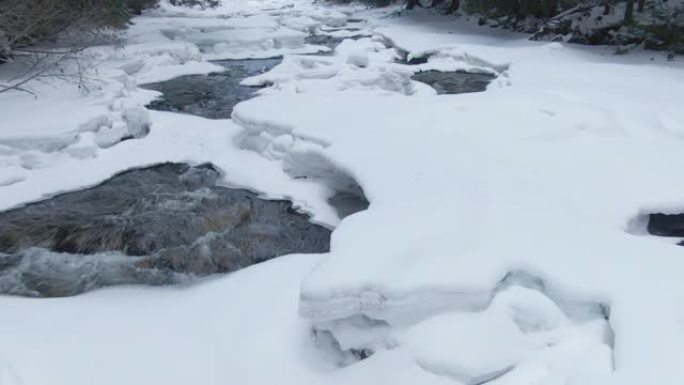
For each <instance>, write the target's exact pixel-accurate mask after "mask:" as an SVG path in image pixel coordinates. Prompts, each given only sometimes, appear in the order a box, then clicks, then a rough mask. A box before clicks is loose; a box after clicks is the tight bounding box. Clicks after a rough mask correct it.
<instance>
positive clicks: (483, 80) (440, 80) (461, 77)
mask: <svg viewBox="0 0 684 385" xmlns="http://www.w3.org/2000/svg"><path fill="white" fill-rule="evenodd" d="M495 78H496V76H494V75H489V74H482V73H470V72H460V71H457V72H441V71H434V70H430V71H422V72H418V73H416V74H414V75H413V76H411V79H413V80H416V81H419V82H422V83H425V84H427V85H429V86H430V87H432V88H434V89H435V90H436V91H437V93H438V94H462V93H467V92H482V91H484V90H486V89H487V85H488V84H489V82H491V81H492V80H494V79H495Z"/></svg>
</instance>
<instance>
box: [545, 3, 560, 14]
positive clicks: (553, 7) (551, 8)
mask: <svg viewBox="0 0 684 385" xmlns="http://www.w3.org/2000/svg"><path fill="white" fill-rule="evenodd" d="M557 12H558V0H545V1H544V17H546V18H550V17H554V16H556V13H557Z"/></svg>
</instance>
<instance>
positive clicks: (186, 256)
mask: <svg viewBox="0 0 684 385" xmlns="http://www.w3.org/2000/svg"><path fill="white" fill-rule="evenodd" d="M219 178H220V173H219V172H218V171H217V170H216V169H215V168H214V167H213V166H212V165H209V164H205V165H200V166H195V167H191V166H189V165H186V164H179V163H165V164H160V165H156V166H152V167H147V168H141V169H134V170H130V171H126V172H123V173H120V174H118V175H116V176H114V177H112V178H111V179H109V180H107V181H105V182H103V183H101V184H99V185H97V186H95V187H92V188H89V189H85V190H80V191H74V192H69V193H65V194H62V195H58V196H56V197H53V198H51V199H47V200H44V201H41V202H37V203H32V204H29V205H26V206H24V207H21V208H18V209H14V210H10V211H6V212H3V213H0V293H4V294H7V293H9V294H17V295H26V296H45V297H51V296H67V295H75V294H78V293H82V292H84V291H87V290H91V289H94V288H97V287H102V286H109V285H117V284H148V285H161V284H171V283H178V282H183V281H186V280H189V279H190V278H192V277H196V276H205V275H209V274H215V273H225V272H230V271H234V270H237V269H240V268H243V267H246V266H250V265H252V264H255V263H258V262H262V261H265V260H268V259H271V258H274V257H277V256H279V255H284V254H291V253H323V252H327V251H328V249H329V246H330V230H329V229H327V228H325V227H322V226H319V225H316V224H313V223H311V222H310V221H309V218H308V216H307V215H305V214H302V213H298V212H297V211H295V209H294V208H293V207H292V204H291V203H290V202H289V201H284V200H265V199H262V198H259V197H258V196H257V194H255V193H253V192H250V191H247V190H242V189H232V188H227V187H222V186H217V184H216V183H217V181H218V180H219Z"/></svg>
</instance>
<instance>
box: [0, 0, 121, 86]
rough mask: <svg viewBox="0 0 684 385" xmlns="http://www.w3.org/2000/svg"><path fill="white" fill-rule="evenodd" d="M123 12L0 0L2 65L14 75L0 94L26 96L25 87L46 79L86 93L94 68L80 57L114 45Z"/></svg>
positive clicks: (96, 4)
mask: <svg viewBox="0 0 684 385" xmlns="http://www.w3.org/2000/svg"><path fill="white" fill-rule="evenodd" d="M126 12H127V8H126V7H125V3H124V2H122V1H119V0H116V1H114V0H0V64H4V65H7V66H9V67H11V71H7V72H8V73H12V75H10V76H9V78H7V79H0V93H2V92H7V91H10V90H17V91H24V92H29V93H30V92H31V91H30V90H29V89H28V88H26V84H27V83H29V82H30V81H31V80H36V79H37V80H45V79H47V78H61V79H65V80H69V81H74V82H76V83H77V84H78V85H79V87H82V88H83V89H87V88H88V87H87V80H88V72H89V71H88V70H89V69H91V68H92V62H90V61H89V60H87V55H85V54H84V53H83V52H84V51H85V50H86V49H87V48H89V47H92V46H95V45H100V44H112V43H113V42H116V41H117V40H118V38H119V31H118V30H117V29H116V28H120V27H123V26H125V23H126V21H127V15H126V14H125V13H126Z"/></svg>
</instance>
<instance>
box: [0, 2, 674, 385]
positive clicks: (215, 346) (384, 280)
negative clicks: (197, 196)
mask: <svg viewBox="0 0 684 385" xmlns="http://www.w3.org/2000/svg"><path fill="white" fill-rule="evenodd" d="M394 11H396V9H384V10H382V9H381V10H367V9H363V7H358V6H348V7H334V8H331V7H327V6H324V5H321V4H311V3H309V2H308V1H304V0H302V1H297V0H294V1H293V0H270V1H226V4H225V5H224V6H223V7H222V8H219V9H215V10H205V11H201V10H187V9H181V8H174V7H170V6H163V7H162V8H161V9H159V10H156V11H153V12H149V13H148V14H146V15H144V16H141V17H139V18H137V19H135V24H134V25H133V26H132V27H131V30H130V31H129V36H128V40H127V43H126V45H125V46H124V47H123V48H122V49H115V48H113V47H99V48H97V49H93V50H92V52H90V54H92V55H94V56H96V57H97V58H98V59H99V60H101V61H102V63H103V64H102V65H101V67H100V70H99V73H98V74H97V76H98V77H99V78H100V79H102V81H101V82H100V83H98V88H99V89H98V90H96V91H95V92H93V93H91V94H88V95H83V94H81V93H79V92H78V90H75V89H73V87H71V88H70V86H69V85H65V84H57V83H53V84H34V85H32V87H33V90H34V91H35V92H36V93H37V94H38V95H39V97H38V98H37V99H34V98H33V96H31V95H28V94H22V93H6V94H2V95H0V109H1V113H0V164H2V167H1V168H0V185H1V186H2V187H0V209H7V208H10V207H14V206H16V205H20V204H23V203H26V202H30V201H34V200H38V199H41V198H42V197H45V196H50V195H53V194H56V193H58V192H61V191H66V190H72V189H76V188H80V187H84V186H90V185H93V184H96V183H98V182H100V181H102V180H104V179H106V178H108V177H109V176H111V175H113V174H114V173H116V172H118V171H121V170H124V169H128V168H131V167H136V166H142V165H148V164H153V163H158V162H163V161H177V162H178V161H184V162H191V163H202V162H212V163H214V164H215V165H216V166H217V167H219V168H220V169H222V170H223V171H224V173H225V181H224V182H225V183H226V184H228V185H235V186H241V187H247V188H250V189H254V190H256V191H259V192H261V193H262V194H264V195H265V196H268V197H288V198H291V199H293V200H294V201H295V203H296V204H297V205H298V206H299V207H300V208H301V209H302V210H304V211H308V212H310V213H312V214H313V217H314V219H315V220H317V221H319V222H321V223H325V224H327V225H329V226H337V228H336V229H335V232H334V233H333V240H332V245H331V252H330V253H329V254H327V255H324V256H301V255H293V256H287V257H282V258H280V259H277V260H274V261H270V262H267V263H264V264H261V265H257V266H253V267H250V268H247V269H245V270H244V271H241V272H238V273H235V274H231V275H228V276H223V277H217V278H212V279H210V280H208V281H206V282H202V283H198V284H196V285H193V286H190V287H171V288H154V289H150V288H138V287H125V288H110V289H105V290H100V291H97V292H94V293H89V294H86V295H83V296H79V297H73V298H62V299H49V300H37V299H25V298H13V297H0V384H2V385H6V384H11V385H16V384H22V385H25V384H30V385H33V384H35V385H49V384H65V385H66V384H68V385H78V384H92V383H96V384H124V383H125V384H137V383H140V384H169V385H173V384H179V385H180V384H189V383H202V384H226V383H236V384H271V383H283V384H351V383H354V384H357V383H359V384H384V383H387V384H467V385H476V384H484V383H487V384H497V385H502V384H510V385H527V384H530V385H531V384H581V385H588V384H620V385H625V384H644V383H658V384H667V385H669V384H672V385H675V384H680V383H681V382H682V380H683V379H684V368H682V365H681V357H682V356H683V355H684V303H683V302H682V298H684V280H682V279H681V277H680V275H681V271H684V249H683V248H681V247H678V246H676V245H674V244H673V242H669V241H667V240H665V241H664V240H662V239H658V238H655V237H650V236H647V235H644V234H643V233H644V231H643V227H642V226H641V225H640V224H639V223H638V221H637V219H638V217H639V216H640V215H642V214H645V213H650V212H681V211H684V182H682V181H680V180H679V179H678V178H677V171H678V168H679V166H680V165H684V151H682V150H681V149H682V146H683V145H684V142H683V140H684V110H682V108H681V92H682V90H683V89H684V68H683V67H682V65H681V61H675V62H666V61H665V59H664V58H663V57H660V56H658V54H653V55H655V56H653V55H651V56H649V55H646V54H639V53H635V54H633V55H630V56H613V55H610V54H609V53H608V50H605V51H604V50H603V49H587V48H580V47H574V46H568V45H563V44H560V43H550V44H549V43H538V42H529V41H527V40H526V38H525V36H522V35H511V34H505V33H502V32H498V31H489V30H486V29H481V28H474V27H473V26H470V25H467V24H466V23H465V22H460V23H455V22H454V21H453V20H452V19H450V18H447V17H438V16H435V15H430V14H428V13H422V12H418V11H416V12H414V13H413V14H411V15H403V16H401V17H397V15H396V13H395V12H394ZM357 19H358V20H361V21H358V20H357ZM345 28H355V29H358V30H353V31H349V30H345ZM310 33H318V34H324V33H330V34H335V35H338V36H344V35H346V34H348V36H351V35H352V34H353V35H366V36H369V37H366V38H359V39H357V40H352V39H348V40H345V41H343V42H342V43H341V44H340V45H339V46H338V47H337V49H336V50H335V52H334V53H333V54H332V55H327V53H328V52H327V51H328V50H329V49H328V48H327V47H319V46H312V45H308V44H306V43H305V41H304V38H305V37H306V36H307V34H310ZM316 52H319V53H321V54H322V55H315V54H313V55H312V53H316ZM401 53H407V54H408V56H409V57H419V56H424V55H428V54H429V55H430V57H429V59H428V61H427V63H424V64H419V65H415V66H409V65H403V64H400V63H397V62H396V60H395V59H397V58H398V57H399V56H400V55H401ZM278 55H284V59H283V62H282V64H280V65H279V66H277V67H275V68H274V69H273V70H271V71H270V72H268V73H265V74H262V75H259V76H256V77H254V78H251V79H247V80H246V81H245V84H247V85H270V87H268V88H265V89H263V90H262V91H260V93H261V94H262V95H261V96H259V97H257V98H254V99H251V100H249V101H247V102H243V103H241V104H239V105H237V106H236V107H235V109H234V112H233V119H232V120H207V119H203V118H199V117H194V116H189V115H181V114H175V113H167V112H154V111H148V110H147V109H145V108H144V105H145V104H146V103H148V102H149V101H150V100H152V99H153V98H154V97H156V96H157V93H155V92H153V91H146V90H142V89H140V88H138V87H137V86H138V84H143V83H148V82H154V81H161V80H167V79H170V78H173V77H175V76H180V75H184V74H197V73H209V72H212V71H220V70H222V67H220V66H217V65H215V64H212V63H210V62H209V60H214V59H238V58H239V59H243V58H263V57H272V56H278ZM652 56H653V60H650V59H651V58H652ZM429 69H437V70H442V71H447V70H449V71H453V70H466V71H474V72H482V73H489V74H494V75H497V76H498V78H497V79H496V80H495V81H494V82H492V83H491V84H490V86H489V87H488V89H487V91H485V92H483V93H473V94H460V95H437V93H436V92H435V90H433V89H431V88H430V87H428V86H427V85H425V84H421V83H417V82H414V81H412V80H411V79H410V76H411V75H412V74H413V73H414V72H416V71H420V70H429ZM0 75H1V74H0ZM128 137H132V138H133V139H131V140H125V141H120V140H121V139H122V138H128ZM299 176H307V177H308V179H301V178H298V177H299ZM349 176H351V177H353V178H354V179H355V180H356V181H358V182H359V183H360V185H361V186H362V187H363V189H364V191H365V194H366V196H367V197H368V198H369V200H370V201H371V206H370V208H369V209H368V210H367V211H364V212H361V213H358V214H355V215H353V216H350V217H348V218H346V219H344V220H343V221H341V222H340V220H339V218H338V217H337V215H336V214H335V211H334V210H333V209H332V208H331V207H330V206H329V205H328V204H327V203H326V199H327V198H328V197H329V196H330V194H331V192H332V191H333V190H338V189H340V188H343V187H344V185H346V184H348V179H349ZM640 226H641V227H640ZM363 358H365V359H363Z"/></svg>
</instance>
